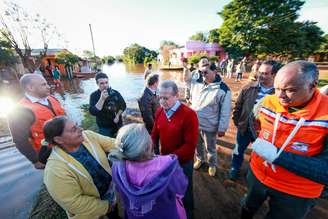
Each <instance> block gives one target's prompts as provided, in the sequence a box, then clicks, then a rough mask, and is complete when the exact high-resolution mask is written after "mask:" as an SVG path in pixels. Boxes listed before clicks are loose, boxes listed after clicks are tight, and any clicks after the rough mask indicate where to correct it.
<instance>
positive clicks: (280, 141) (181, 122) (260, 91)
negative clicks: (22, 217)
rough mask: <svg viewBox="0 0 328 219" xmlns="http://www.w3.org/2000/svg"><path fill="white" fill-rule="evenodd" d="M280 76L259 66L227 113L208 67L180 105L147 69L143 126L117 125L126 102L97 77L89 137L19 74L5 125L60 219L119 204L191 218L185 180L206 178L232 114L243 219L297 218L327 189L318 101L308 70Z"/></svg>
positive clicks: (136, 214) (38, 80) (174, 90)
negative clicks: (243, 172) (202, 174)
mask: <svg viewBox="0 0 328 219" xmlns="http://www.w3.org/2000/svg"><path fill="white" fill-rule="evenodd" d="M279 68H280V65H279V63H277V62H275V61H272V60H268V61H264V62H262V63H261V65H260V66H259V68H258V73H257V75H256V78H257V79H256V81H251V82H250V83H249V84H247V85H246V86H245V87H243V88H242V90H241V92H240V94H239V96H238V98H237V101H236V103H235V106H234V107H232V100H231V96H232V95H231V90H230V89H229V87H228V85H227V84H226V83H224V81H223V80H222V78H221V76H220V74H219V69H218V67H217V65H215V63H211V62H210V61H209V60H208V58H207V57H202V58H201V59H200V61H199V63H198V68H197V69H196V70H194V71H192V72H188V71H187V69H184V79H185V80H186V88H187V89H186V97H187V103H188V104H185V103H183V102H181V100H180V98H179V89H178V86H177V84H176V83H175V82H174V81H170V80H166V81H161V83H159V82H160V81H159V75H157V74H153V73H151V67H150V71H149V72H147V75H145V88H144V90H143V92H142V95H141V97H140V98H139V99H138V105H139V109H140V112H141V116H142V118H143V121H144V124H136V123H132V124H128V125H125V126H123V121H122V113H123V112H124V110H125V109H126V103H125V101H124V98H123V97H122V96H121V94H120V93H119V92H118V91H116V90H114V89H113V88H111V86H109V80H108V76H107V75H106V74H104V73H98V74H97V75H96V78H95V79H96V83H97V85H98V89H97V90H96V91H95V92H93V93H92V94H91V95H90V106H89V111H90V113H91V114H92V115H94V116H96V122H97V126H98V133H95V132H93V131H90V130H82V129H81V128H80V127H78V126H77V125H76V124H75V123H74V122H73V121H72V120H71V119H69V118H68V117H66V116H65V112H64V110H63V108H62V107H61V105H60V103H59V102H58V100H56V99H55V98H54V97H52V96H50V89H49V86H48V84H47V82H46V80H45V79H44V78H43V77H42V76H40V75H36V74H25V75H24V76H23V77H22V78H21V79H20V83H21V86H22V88H23V89H24V91H25V96H24V97H23V99H22V100H21V101H20V102H19V105H20V107H19V108H18V109H17V111H15V112H14V113H13V114H12V115H11V116H10V117H9V125H10V129H11V132H12V135H13V139H14V142H15V143H16V147H17V148H18V150H19V151H20V152H21V153H22V154H24V155H25V156H26V157H27V158H28V159H29V160H30V161H31V162H32V163H33V164H34V166H35V168H37V169H43V168H45V171H44V184H45V186H46V188H47V190H48V192H49V193H50V195H51V197H52V198H53V199H54V201H56V202H57V203H58V204H59V205H60V206H61V207H62V208H63V209H64V210H65V211H66V213H67V215H68V217H69V218H99V217H102V216H107V217H108V218H119V214H118V207H117V203H118V201H117V200H118V198H120V199H121V202H120V203H121V204H122V205H123V209H124V217H125V218H172V219H173V218H177V219H182V218H183V219H184V218H188V219H190V218H193V209H194V199H193V170H194V169H195V170H197V169H199V168H200V167H201V166H202V165H203V164H204V163H205V162H208V166H209V168H208V174H209V176H211V177H213V176H215V175H216V171H217V167H218V163H217V151H216V140H217V138H221V137H223V136H224V135H225V133H226V131H227V129H228V127H229V122H230V115H231V113H232V120H233V123H234V125H235V126H236V127H237V130H238V131H237V137H236V139H237V142H236V146H235V149H234V151H233V156H232V164H231V169H230V174H229V177H230V179H232V180H236V179H238V177H239V174H240V168H241V165H242V163H243V158H244V152H245V150H246V148H247V147H248V146H249V145H252V146H251V148H252V150H253V152H252V154H251V161H250V169H249V171H248V175H247V183H248V191H247V194H246V195H245V197H244V198H243V200H242V202H241V203H242V206H241V218H245V219H247V218H252V217H253V216H254V214H255V213H256V212H257V210H258V209H259V208H260V206H261V205H262V203H263V202H264V201H266V200H267V199H269V207H270V210H269V212H268V213H267V215H266V218H270V219H272V218H295V219H298V218H304V217H305V216H306V214H307V213H308V212H309V210H310V209H311V208H312V207H313V206H314V205H315V203H316V199H317V198H318V197H320V195H321V193H322V192H323V189H324V186H325V185H328V148H327V147H328V145H327V142H328V141H327V139H326V136H327V133H328V106H327V105H328V97H327V96H325V95H323V94H321V93H320V92H319V91H318V89H317V84H318V69H317V67H316V65H315V64H313V63H310V62H306V61H295V62H291V63H289V64H286V65H285V66H283V67H282V68H280V69H279ZM43 139H44V140H43Z"/></svg>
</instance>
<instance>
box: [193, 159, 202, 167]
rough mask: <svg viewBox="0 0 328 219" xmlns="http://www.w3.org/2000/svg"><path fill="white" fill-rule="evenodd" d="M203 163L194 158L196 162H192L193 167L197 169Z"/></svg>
mask: <svg viewBox="0 0 328 219" xmlns="http://www.w3.org/2000/svg"><path fill="white" fill-rule="evenodd" d="M202 165H203V162H202V161H201V160H198V159H197V160H196V162H195V163H194V169H195V170H198V169H199V168H200V167H201V166H202Z"/></svg>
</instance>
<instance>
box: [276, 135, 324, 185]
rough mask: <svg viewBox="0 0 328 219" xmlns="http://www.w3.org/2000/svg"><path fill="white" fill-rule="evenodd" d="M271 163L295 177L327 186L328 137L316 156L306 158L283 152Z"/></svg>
mask: <svg viewBox="0 0 328 219" xmlns="http://www.w3.org/2000/svg"><path fill="white" fill-rule="evenodd" d="M273 163H274V164H277V165H279V166H282V167H283V168H285V169H287V170H289V171H291V172H293V173H295V174H297V175H300V176H303V177H305V178H308V179H310V180H313V181H315V182H317V183H320V184H324V185H328V136H326V139H325V143H324V149H323V151H322V152H321V153H320V154H319V155H317V156H313V157H308V156H303V155H299V154H294V153H291V152H285V151H283V152H282V153H281V154H280V156H279V157H278V158H277V159H275V160H274V161H273Z"/></svg>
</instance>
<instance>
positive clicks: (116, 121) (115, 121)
mask: <svg viewBox="0 0 328 219" xmlns="http://www.w3.org/2000/svg"><path fill="white" fill-rule="evenodd" d="M119 121H120V117H119V116H115V118H114V123H115V124H117V123H118V122H119Z"/></svg>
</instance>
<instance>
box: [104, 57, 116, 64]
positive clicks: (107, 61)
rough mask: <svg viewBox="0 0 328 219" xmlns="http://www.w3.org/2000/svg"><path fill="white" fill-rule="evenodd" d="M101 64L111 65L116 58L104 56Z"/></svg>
mask: <svg viewBox="0 0 328 219" xmlns="http://www.w3.org/2000/svg"><path fill="white" fill-rule="evenodd" d="M101 62H102V63H103V64H108V65H111V64H113V63H114V62H115V58H114V56H104V57H102V58H101Z"/></svg>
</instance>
